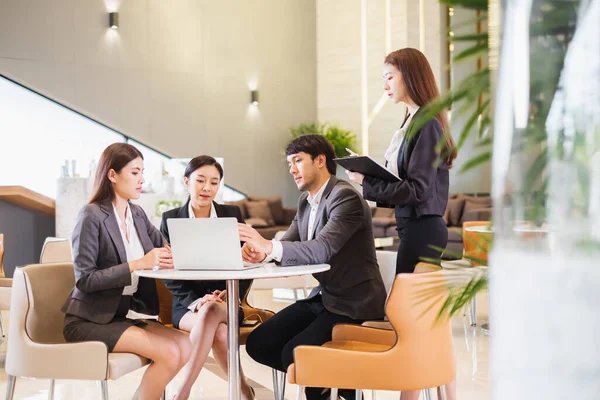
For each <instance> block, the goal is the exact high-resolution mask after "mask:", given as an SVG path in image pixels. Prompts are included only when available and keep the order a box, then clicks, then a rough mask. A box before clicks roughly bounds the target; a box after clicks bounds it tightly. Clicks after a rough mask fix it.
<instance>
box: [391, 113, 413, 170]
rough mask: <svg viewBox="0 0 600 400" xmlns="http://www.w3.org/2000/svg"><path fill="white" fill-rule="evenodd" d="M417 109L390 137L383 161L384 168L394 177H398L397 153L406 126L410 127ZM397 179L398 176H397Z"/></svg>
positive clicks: (406, 128) (404, 134)
mask: <svg viewBox="0 0 600 400" xmlns="http://www.w3.org/2000/svg"><path fill="white" fill-rule="evenodd" d="M418 109H419V107H417V108H416V109H415V110H414V111H413V112H412V113H411V114H410V115H409V116H408V118H407V119H406V121H404V124H402V127H401V128H400V129H398V130H397V131H396V132H394V136H393V137H392V141H391V143H390V146H389V147H388V149H387V150H386V151H385V156H384V157H385V161H386V168H387V170H388V171H390V172H391V173H392V174H394V175H395V176H398V174H399V172H398V153H399V152H400V148H401V147H402V143H403V142H404V137H405V136H406V131H407V130H408V126H409V125H410V121H412V117H413V115H415V113H416V112H417V110H418ZM398 177H399V176H398Z"/></svg>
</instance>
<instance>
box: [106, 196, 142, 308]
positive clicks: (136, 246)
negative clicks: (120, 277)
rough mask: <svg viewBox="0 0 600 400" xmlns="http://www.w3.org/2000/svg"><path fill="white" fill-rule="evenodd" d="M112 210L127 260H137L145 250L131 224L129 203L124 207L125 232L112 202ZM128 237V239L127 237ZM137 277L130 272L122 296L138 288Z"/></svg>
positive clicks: (131, 217) (130, 293)
mask: <svg viewBox="0 0 600 400" xmlns="http://www.w3.org/2000/svg"><path fill="white" fill-rule="evenodd" d="M113 210H114V212H115V217H116V218H117V225H119V232H121V238H122V239H123V244H124V245H125V254H126V255H127V262H130V261H134V260H139V259H140V258H142V257H144V255H145V252H144V248H143V247H142V242H140V237H139V236H138V233H137V230H136V229H135V225H134V224H133V216H132V215H131V208H129V205H128V206H127V208H126V209H125V231H126V232H127V234H125V232H123V228H122V227H121V225H123V221H122V220H121V217H120V216H119V213H118V212H117V208H116V207H115V205H114V204H113ZM128 237H129V240H127V238H128ZM139 279H140V278H139V277H138V276H137V275H136V274H134V273H132V274H131V285H129V286H125V287H124V288H123V296H131V295H133V294H134V293H135V292H137V289H138V281H139Z"/></svg>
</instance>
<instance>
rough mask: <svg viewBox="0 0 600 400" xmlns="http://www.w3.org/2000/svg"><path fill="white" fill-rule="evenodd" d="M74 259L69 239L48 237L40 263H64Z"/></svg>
mask: <svg viewBox="0 0 600 400" xmlns="http://www.w3.org/2000/svg"><path fill="white" fill-rule="evenodd" d="M71 261H73V253H72V252H71V242H70V241H69V239H65V238H56V237H47V238H46V240H45V241H44V246H43V247H42V252H41V254H40V264H48V263H64V262H71Z"/></svg>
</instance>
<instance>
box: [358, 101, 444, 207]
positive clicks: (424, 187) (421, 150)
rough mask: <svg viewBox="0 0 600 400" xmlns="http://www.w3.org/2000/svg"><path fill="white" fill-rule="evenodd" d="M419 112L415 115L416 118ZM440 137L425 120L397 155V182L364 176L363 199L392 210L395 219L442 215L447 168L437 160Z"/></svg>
mask: <svg viewBox="0 0 600 400" xmlns="http://www.w3.org/2000/svg"><path fill="white" fill-rule="evenodd" d="M422 109H423V108H420V109H419V110H418V111H417V113H416V114H415V118H416V117H417V116H418V115H419V113H420V112H421V110H422ZM443 136H444V132H443V130H442V125H440V123H439V121H438V120H437V119H435V118H432V119H431V120H429V121H428V122H427V123H426V124H425V125H424V126H423V127H422V128H421V129H420V130H419V131H417V132H416V133H415V136H413V137H412V138H411V140H410V141H409V140H405V141H404V142H403V143H402V146H401V147H400V151H399V152H398V175H399V176H400V178H401V179H402V180H401V181H400V182H389V181H384V180H382V179H379V178H375V177H372V176H365V179H364V181H363V196H364V197H365V199H367V200H372V201H376V202H377V203H378V206H380V205H381V206H394V208H395V215H396V217H417V218H420V217H421V216H423V215H439V216H442V215H444V212H445V211H446V206H447V205H448V190H449V186H450V181H449V171H448V164H446V163H445V162H444V161H442V160H441V159H440V155H439V154H438V152H437V151H436V146H437V145H438V143H440V140H442V138H443Z"/></svg>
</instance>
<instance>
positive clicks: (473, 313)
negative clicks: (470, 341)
mask: <svg viewBox="0 0 600 400" xmlns="http://www.w3.org/2000/svg"><path fill="white" fill-rule="evenodd" d="M469 323H470V324H471V326H476V325H477V299H476V298H475V297H473V299H472V300H471V307H470V310H469Z"/></svg>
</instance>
